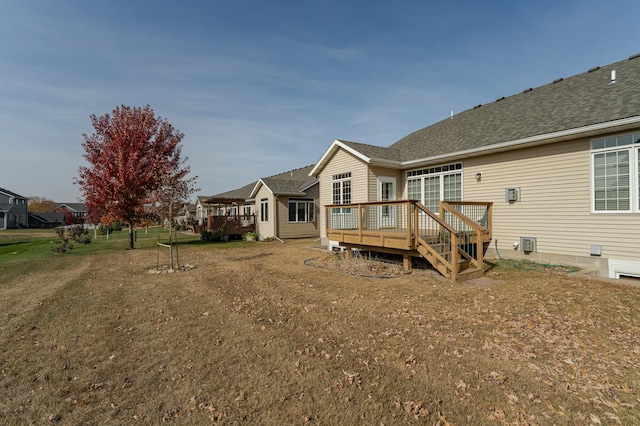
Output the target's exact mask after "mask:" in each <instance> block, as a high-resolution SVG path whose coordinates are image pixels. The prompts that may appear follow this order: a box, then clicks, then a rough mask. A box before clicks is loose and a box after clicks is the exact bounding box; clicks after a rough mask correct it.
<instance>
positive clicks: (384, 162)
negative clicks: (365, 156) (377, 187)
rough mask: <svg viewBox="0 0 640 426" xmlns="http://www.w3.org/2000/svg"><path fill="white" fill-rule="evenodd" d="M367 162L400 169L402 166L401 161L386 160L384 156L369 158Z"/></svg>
mask: <svg viewBox="0 0 640 426" xmlns="http://www.w3.org/2000/svg"><path fill="white" fill-rule="evenodd" d="M369 164H371V165H373V166H381V167H387V168H390V169H402V168H403V163H402V162H401V161H395V160H387V159H384V158H371V159H370V161H369Z"/></svg>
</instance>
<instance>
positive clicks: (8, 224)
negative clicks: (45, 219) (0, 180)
mask: <svg viewBox="0 0 640 426" xmlns="http://www.w3.org/2000/svg"><path fill="white" fill-rule="evenodd" d="M28 221H29V215H28V208H27V198H26V197H23V196H21V195H18V194H16V193H15V192H11V191H9V190H7V189H4V188H0V229H11V228H26V227H28V226H29V222H28Z"/></svg>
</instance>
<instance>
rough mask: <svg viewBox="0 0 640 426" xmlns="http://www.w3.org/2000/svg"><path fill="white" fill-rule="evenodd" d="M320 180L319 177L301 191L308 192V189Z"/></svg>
mask: <svg viewBox="0 0 640 426" xmlns="http://www.w3.org/2000/svg"><path fill="white" fill-rule="evenodd" d="M318 182H320V181H319V180H318V179H316V180H314V181H313V182H311V183H310V184H308V185H306V186H303V187H302V188H300V192H306V191H307V189H309V188H311V187H312V186H314V185H316V184H317V183H318Z"/></svg>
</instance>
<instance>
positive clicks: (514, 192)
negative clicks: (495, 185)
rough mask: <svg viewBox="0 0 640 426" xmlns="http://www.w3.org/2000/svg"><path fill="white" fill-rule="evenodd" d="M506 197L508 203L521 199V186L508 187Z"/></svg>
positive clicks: (505, 191) (505, 192)
mask: <svg viewBox="0 0 640 426" xmlns="http://www.w3.org/2000/svg"><path fill="white" fill-rule="evenodd" d="M504 199H505V201H507V202H508V203H515V202H517V201H520V188H507V189H505V190H504Z"/></svg>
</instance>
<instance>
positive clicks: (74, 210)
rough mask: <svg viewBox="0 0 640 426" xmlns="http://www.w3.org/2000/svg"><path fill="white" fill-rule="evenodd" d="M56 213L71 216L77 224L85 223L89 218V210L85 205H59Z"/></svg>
mask: <svg viewBox="0 0 640 426" xmlns="http://www.w3.org/2000/svg"><path fill="white" fill-rule="evenodd" d="M55 211H56V212H60V213H65V214H68V215H70V216H71V217H73V220H74V221H75V222H76V223H84V222H85V220H86V218H87V208H86V206H85V205H84V203H62V204H58V206H57V207H56V210H55Z"/></svg>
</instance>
